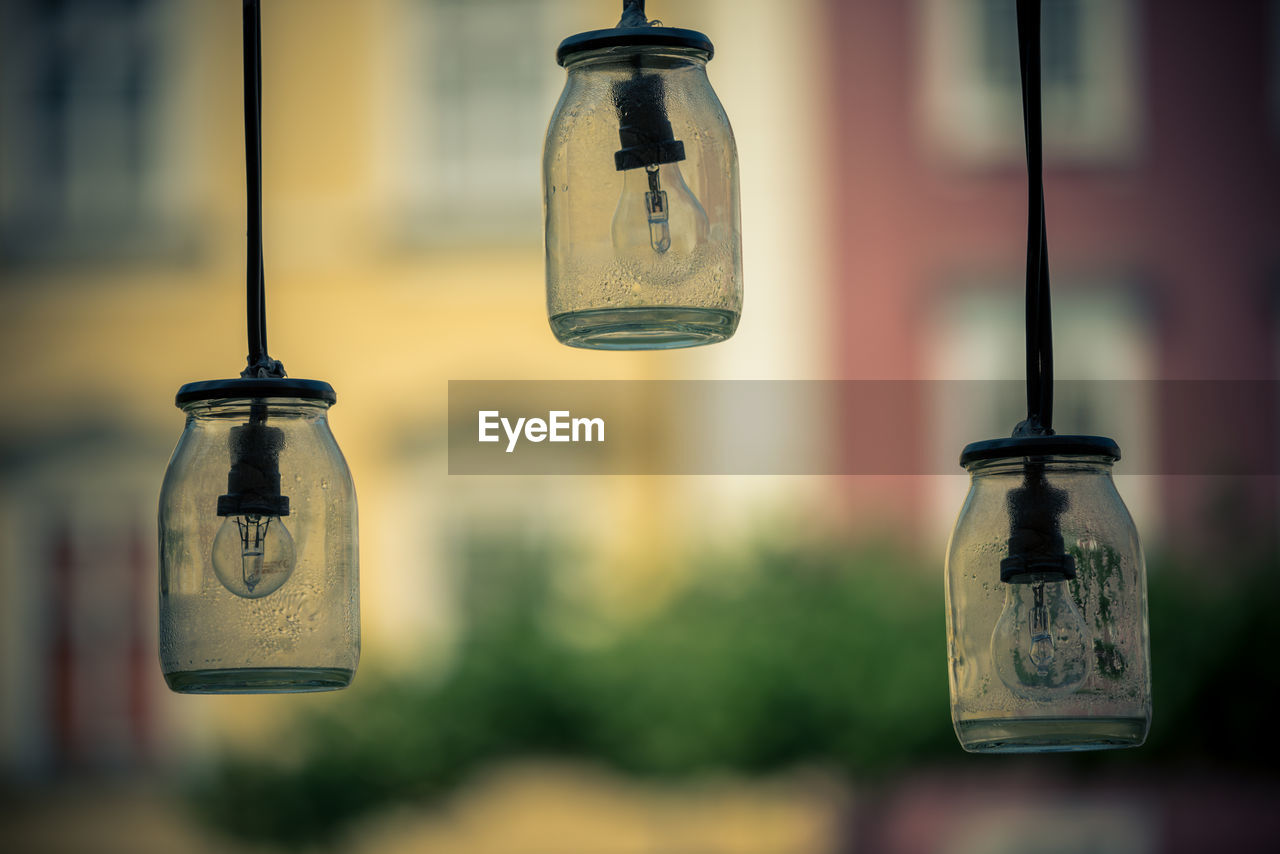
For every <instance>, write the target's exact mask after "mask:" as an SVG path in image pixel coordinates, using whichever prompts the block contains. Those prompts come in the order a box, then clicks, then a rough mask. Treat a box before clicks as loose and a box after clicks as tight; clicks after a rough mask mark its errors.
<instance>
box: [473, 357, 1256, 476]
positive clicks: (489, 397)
mask: <svg viewBox="0 0 1280 854" xmlns="http://www.w3.org/2000/svg"><path fill="white" fill-rule="evenodd" d="M1276 392H1277V383H1275V382H1267V381H1249V380H1206V381H1194V380H1161V381H1059V382H1058V383H1057V384H1056V385H1055V400H1056V414H1055V419H1054V426H1055V428H1056V429H1057V431H1058V432H1059V433H1063V434H1067V433H1076V434H1089V435H1102V436H1108V437H1110V438H1112V439H1115V440H1116V441H1117V442H1118V443H1119V445H1120V449H1121V452H1122V454H1123V458H1122V459H1121V461H1120V462H1119V463H1117V464H1116V467H1115V471H1116V473H1117V474H1130V475H1223V476H1256V475H1267V476H1271V475H1277V474H1280V462H1278V455H1277V453H1276V449H1277V445H1278V444H1280V442H1277V440H1278V439H1280V419H1278V418H1277V411H1276V405H1277V393H1276ZM1024 395H1025V391H1024V386H1023V384H1022V383H1021V382H1020V381H1012V380H1010V381H983V382H978V381H948V380H938V381H931V380H901V381H899V380H843V381H840V380H832V381H769V380H736V381H735V380H723V381H722V380H716V381H551V380H548V381H469V380H466V381H464V380H452V381H450V382H449V473H450V474H454V475H481V474H508V475H510V474H543V475H545V474H566V475H619V474H628V475H701V474H713V475H714V474H764V475H938V474H962V473H963V470H962V469H961V468H960V466H959V463H958V458H959V455H960V450H961V449H962V448H963V447H964V446H965V445H966V444H968V443H969V442H975V441H979V440H983V439H994V438H999V437H1002V436H1007V435H1009V433H1010V431H1011V430H1012V428H1013V426H1014V425H1015V424H1016V423H1017V422H1018V421H1019V420H1020V419H1021V418H1022V417H1023V415H1024V413H1025V397H1024ZM504 419H505V424H504V423H503V420H504ZM521 419H523V421H522V420H521ZM482 434H483V435H485V436H486V437H487V438H488V439H489V441H481V440H480V437H481V435H482Z"/></svg>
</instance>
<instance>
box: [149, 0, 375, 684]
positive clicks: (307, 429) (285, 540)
mask: <svg viewBox="0 0 1280 854" xmlns="http://www.w3.org/2000/svg"><path fill="white" fill-rule="evenodd" d="M261 68H262V60H261V24H260V12H259V3H258V0H245V3H244V98H245V161H246V171H247V175H248V181H247V183H248V219H249V228H248V234H249V253H248V254H249V260H248V269H247V284H248V288H247V308H248V311H247V314H248V337H249V357H248V366H247V367H246V368H245V369H244V370H243V371H242V372H241V374H240V377H239V378H236V379H224V380H210V381H205V382H193V383H187V384H186V385H184V386H182V387H181V388H180V389H179V390H178V394H177V398H176V401H175V402H176V404H177V406H178V407H179V408H180V409H181V410H182V411H183V412H184V413H185V414H186V428H185V430H184V431H183V433H182V436H181V438H180V439H179V440H178V445H177V447H176V448H175V449H174V452H173V457H172V459H171V460H170V461H169V467H168V470H167V471H166V472H165V478H164V485H163V487H162V488H161V492H160V512H159V527H160V662H161V667H162V670H163V671H164V677H165V681H166V682H167V683H168V685H169V687H170V688H172V689H173V690H174V691H178V692H181V693H195V694H221V693H274V692H295V691H325V690H332V689H335V688H342V687H344V686H346V685H347V684H348V683H350V681H351V678H352V675H353V674H354V673H355V669H356V662H357V660H358V659H359V655H360V613H359V590H358V578H357V572H358V568H357V566H358V555H357V529H356V498H355V489H354V487H353V485H352V482H351V473H350V472H349V470H348V469H347V464H346V461H345V460H344V459H343V457H342V452H341V451H340V450H339V449H338V445H337V443H336V442H335V441H334V438H333V434H332V433H331V432H330V431H329V424H328V420H327V411H328V408H329V407H330V406H331V405H333V403H334V402H335V401H336V400H337V397H336V395H335V394H334V391H333V388H332V387H331V386H330V385H329V384H328V383H326V382H322V381H319V380H300V379H292V378H289V377H287V376H286V375H285V371H284V366H283V365H282V364H281V363H280V362H278V361H276V360H274V359H272V358H271V357H270V356H269V355H268V354H267V331H266V299H265V284H264V280H263V260H262V133H261V123H262V107H261V102H262V72H261Z"/></svg>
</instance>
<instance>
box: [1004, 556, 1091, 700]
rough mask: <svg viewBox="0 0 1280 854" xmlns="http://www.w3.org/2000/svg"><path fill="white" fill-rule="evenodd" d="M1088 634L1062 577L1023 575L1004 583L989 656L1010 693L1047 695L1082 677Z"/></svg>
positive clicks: (1054, 695) (1085, 668) (1072, 686)
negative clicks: (1003, 595)
mask: <svg viewBox="0 0 1280 854" xmlns="http://www.w3.org/2000/svg"><path fill="white" fill-rule="evenodd" d="M1086 635H1087V632H1086V630H1085V625H1084V619H1083V618H1082V617H1081V616H1080V611H1079V609H1078V608H1076V603H1075V600H1074V599H1073V598H1072V596H1071V589H1070V587H1069V585H1068V583H1067V581H1066V579H1063V578H1061V577H1058V578H1057V579H1054V578H1053V577H1052V576H1051V577H1050V579H1049V580H1045V578H1044V577H1043V576H1040V577H1035V576H1032V577H1027V576H1021V577H1020V580H1018V581H1011V582H1007V583H1006V584H1005V598H1004V610H1003V611H1002V612H1001V613H1000V619H998V620H997V621H996V627H995V631H994V632H992V633H991V659H992V661H993V662H994V663H995V668H996V673H998V674H1000V680H1001V681H1002V682H1004V684H1005V685H1007V686H1008V687H1009V690H1010V691H1012V692H1013V693H1014V694H1016V695H1017V696H1019V697H1022V698H1024V699H1028V700H1051V699H1054V698H1057V697H1061V696H1063V695H1065V694H1069V693H1071V692H1072V691H1074V690H1075V689H1077V688H1079V687H1080V684H1081V683H1082V682H1084V677H1085V675H1086V674H1087V672H1088V658H1087V655H1088V651H1087V650H1086V649H1085V638H1086Z"/></svg>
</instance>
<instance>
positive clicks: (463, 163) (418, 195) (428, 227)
mask: <svg viewBox="0 0 1280 854" xmlns="http://www.w3.org/2000/svg"><path fill="white" fill-rule="evenodd" d="M564 6H565V2H564V0H551V2H541V3H530V2H527V0H403V2H402V4H401V6H400V10H401V13H402V18H401V22H402V23H403V24H404V27H403V33H402V35H401V37H400V39H399V44H400V53H401V56H400V58H399V59H398V60H397V61H396V64H397V69H396V70H395V71H393V75H394V76H395V78H399V82H396V83H395V84H394V85H396V86H398V87H399V91H400V95H399V97H398V98H397V99H396V113H395V115H394V116H393V117H392V118H391V121H392V122H393V125H394V128H395V130H394V131H393V132H394V135H395V137H396V139H395V141H394V143H393V144H394V146H395V148H396V152H395V154H394V155H393V157H392V158H391V162H392V163H394V164H395V167H394V169H393V171H392V172H390V173H389V174H388V175H387V179H388V185H389V188H390V192H391V194H392V197H393V204H394V207H395V209H396V219H397V220H398V221H399V222H400V223H402V224H403V226H404V227H406V228H407V229H408V230H409V231H410V233H409V234H407V235H403V236H404V237H406V238H407V239H409V240H410V241H412V242H423V243H430V244H435V243H441V244H443V243H450V242H458V241H460V240H461V241H464V242H467V241H476V242H493V241H495V240H496V241H498V242H505V241H514V242H525V241H530V242H534V241H536V240H537V239H538V235H539V221H540V219H539V210H540V206H541V199H542V195H541V193H542V190H541V165H540V152H541V148H542V138H543V136H544V134H545V133H546V128H547V120H548V118H549V117H550V115H551V111H552V108H553V107H554V105H555V101H556V98H557V96H558V94H559V90H560V87H561V86H562V85H563V80H564V71H563V70H561V69H560V68H559V67H558V66H557V65H556V63H555V58H554V54H553V48H554V45H555V44H556V43H557V42H558V40H559V39H561V38H563V37H564V36H565V35H566V34H567V33H568V32H569V30H568V29H567V28H566V27H567V26H568V25H567V24H565V23H564V15H563V14H562V9H563V7H564ZM393 79H394V78H393Z"/></svg>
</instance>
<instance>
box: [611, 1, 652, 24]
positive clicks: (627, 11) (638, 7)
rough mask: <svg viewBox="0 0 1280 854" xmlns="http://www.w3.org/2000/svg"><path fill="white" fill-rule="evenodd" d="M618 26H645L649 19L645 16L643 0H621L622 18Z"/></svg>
mask: <svg viewBox="0 0 1280 854" xmlns="http://www.w3.org/2000/svg"><path fill="white" fill-rule="evenodd" d="M618 26H619V27H647V26H649V19H648V18H647V17H645V13H644V0H622V20H620V21H618Z"/></svg>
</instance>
